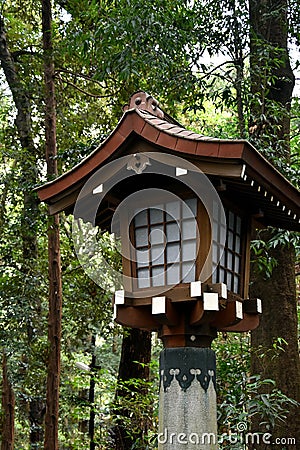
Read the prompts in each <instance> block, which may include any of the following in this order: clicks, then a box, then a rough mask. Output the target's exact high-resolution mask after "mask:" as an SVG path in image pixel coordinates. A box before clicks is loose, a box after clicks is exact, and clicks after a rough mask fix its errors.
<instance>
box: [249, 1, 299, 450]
mask: <svg viewBox="0 0 300 450" xmlns="http://www.w3.org/2000/svg"><path fill="white" fill-rule="evenodd" d="M250 25H251V33H250V41H251V46H250V47H251V58H250V66H251V78H252V79H251V83H252V95H253V98H254V100H253V102H252V105H251V113H252V120H251V123H250V135H251V138H252V140H253V142H254V143H255V145H259V147H260V148H269V152H270V151H272V154H271V153H267V156H269V158H270V159H271V160H272V159H273V160H275V161H276V160H277V161H278V160H279V159H281V160H282V161H283V160H284V161H285V162H286V163H288V161H289V157H290V141H289V137H290V108H291V101H292V91H293V87H294V81H295V78H294V74H293V72H292V69H291V66H290V61H289V56H288V49H287V37H288V20H287V1H286V0H279V1H275V0H251V1H250ZM262 55H265V56H262ZM263 236H264V237H263V239H264V240H265V241H266V242H267V241H268V240H269V239H270V237H271V234H270V233H269V232H266V233H265V234H264V235H263ZM271 256H272V257H273V258H275V259H276V260H277V266H276V267H275V269H274V271H273V274H272V276H271V278H270V279H269V280H267V281H266V280H265V279H264V276H263V274H259V273H257V272H255V270H253V272H252V276H251V278H252V284H251V289H250V292H251V296H253V297H259V298H261V299H262V301H263V315H262V317H261V323H260V326H259V328H258V329H257V330H255V331H254V332H252V356H251V372H252V374H257V373H259V374H262V376H263V377H264V378H271V379H274V380H275V382H276V386H277V388H279V389H280V390H281V391H282V392H283V393H285V394H286V395H287V396H289V397H291V398H293V399H295V400H297V401H300V364H299V354H298V340H297V308H296V290H295V266H294V249H293V247H292V246H280V245H278V246H277V247H276V248H275V249H272V251H271ZM277 338H283V339H284V340H286V341H287V345H286V346H285V348H284V351H281V352H279V355H278V357H272V356H274V347H273V344H274V340H276V339H277ZM261 351H263V353H264V355H265V356H264V357H263V358H260V357H259V354H260V353H261ZM299 419H300V414H299V410H297V408H291V409H290V411H289V414H288V418H287V420H285V421H284V425H283V427H282V425H281V424H280V422H278V421H277V423H276V425H275V427H274V429H273V430H272V431H271V432H272V434H273V438H274V439H275V438H276V437H290V438H295V439H296V440H297V442H298V446H299V443H300V423H299ZM259 425H260V424H259V419H258V418H256V419H254V421H253V425H252V431H253V432H257V431H259ZM255 448H256V449H257V450H262V449H265V448H266V446H265V445H256V446H255ZM270 448H274V449H276V448H278V449H282V446H281V445H278V446H277V445H275V446H274V445H272V446H270ZM286 448H287V449H296V448H299V447H297V444H296V445H287V446H286Z"/></svg>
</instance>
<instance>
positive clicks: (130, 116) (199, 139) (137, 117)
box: [36, 109, 246, 202]
mask: <svg viewBox="0 0 300 450" xmlns="http://www.w3.org/2000/svg"><path fill="white" fill-rule="evenodd" d="M133 133H135V134H137V135H138V136H140V137H141V138H143V139H145V140H147V141H148V142H149V143H152V144H154V145H156V146H159V147H161V148H164V149H166V150H170V151H175V152H178V153H185V154H187V155H195V156H196V155H198V156H205V157H213V158H215V157H217V158H218V157H222V158H232V157H234V158H241V156H242V153H243V149H244V146H245V144H246V141H237V140H236V141H235V140H230V141H229V140H220V139H216V138H207V137H204V136H201V135H199V134H197V133H194V132H192V131H188V130H186V129H185V128H182V127H179V126H177V125H174V124H171V123H169V122H167V121H165V120H162V119H159V118H157V117H155V116H153V115H151V114H150V113H147V112H144V111H140V110H137V109H131V110H128V111H126V112H125V113H124V115H123V117H122V118H121V120H120V121H119V123H118V125H117V127H116V128H115V129H114V131H113V132H112V133H111V134H110V135H109V136H108V138H107V139H106V140H105V141H104V142H102V143H101V145H100V146H99V147H98V148H96V149H95V150H94V151H93V152H92V153H91V154H90V155H89V156H87V157H86V158H85V159H83V160H82V161H81V162H80V163H79V164H77V165H76V166H75V167H73V168H72V169H71V170H69V171H68V172H66V173H65V174H63V175H61V176H60V177H58V178H56V179H55V180H53V181H50V182H48V183H45V184H44V185H42V186H40V187H38V188H37V189H36V191H37V193H38V196H39V199H40V200H41V201H44V202H49V200H50V199H51V198H52V197H55V196H56V195H60V194H61V193H62V192H63V191H64V190H66V189H68V188H70V187H71V186H72V185H74V184H75V183H77V182H79V181H80V180H82V179H85V178H86V177H88V176H90V175H91V174H92V173H93V172H95V170H97V169H98V168H99V167H101V166H102V165H103V164H104V163H105V162H106V161H107V160H109V159H110V158H111V157H112V156H113V154H114V153H115V152H116V151H117V150H118V149H119V147H120V146H121V145H123V144H124V143H125V141H126V140H127V139H128V138H129V136H130V135H131V134H133Z"/></svg>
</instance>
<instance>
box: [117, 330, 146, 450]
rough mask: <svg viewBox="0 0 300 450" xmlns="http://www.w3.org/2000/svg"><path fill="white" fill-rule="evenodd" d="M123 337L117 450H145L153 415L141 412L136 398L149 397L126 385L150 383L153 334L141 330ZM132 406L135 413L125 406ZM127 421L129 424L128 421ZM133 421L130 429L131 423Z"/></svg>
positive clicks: (142, 388) (118, 400)
mask: <svg viewBox="0 0 300 450" xmlns="http://www.w3.org/2000/svg"><path fill="white" fill-rule="evenodd" d="M125 333H126V334H125V335H124V337H123V342H122V352H121V360H120V365H119V375H118V383H119V384H118V389H117V392H116V400H115V402H116V405H117V410H116V412H117V414H118V417H119V419H118V420H117V425H116V426H115V428H114V440H115V447H114V448H115V450H131V449H132V448H136V449H137V450H138V449H139V450H143V449H144V448H145V441H144V436H145V435H146V434H147V431H148V429H149V422H148V420H147V417H149V415H150V413H151V411H149V410H148V411H147V410H144V411H141V406H138V404H137V402H136V401H135V398H136V397H137V395H138V396H140V395H147V392H148V389H147V387H146V386H142V387H141V386H139V387H134V386H133V385H130V384H129V385H128V386H130V389H132V391H131V392H130V394H129V392H128V390H127V389H125V388H124V385H123V383H124V382H125V383H126V382H128V381H130V379H139V380H141V381H145V382H147V381H149V364H150V361H151V333H149V332H147V331H141V330H138V329H130V330H126V332H125ZM128 402H129V403H130V405H132V409H131V408H130V407H128V406H126V403H128ZM126 419H128V420H126ZM129 421H130V426H128V422H129Z"/></svg>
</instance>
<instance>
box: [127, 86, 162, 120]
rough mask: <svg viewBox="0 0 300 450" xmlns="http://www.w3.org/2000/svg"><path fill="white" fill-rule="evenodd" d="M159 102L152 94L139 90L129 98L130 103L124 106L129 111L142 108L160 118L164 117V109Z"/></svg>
mask: <svg viewBox="0 0 300 450" xmlns="http://www.w3.org/2000/svg"><path fill="white" fill-rule="evenodd" d="M158 105H159V103H158V101H157V100H155V98H153V97H152V95H149V94H147V93H146V92H144V91H137V92H135V93H134V94H132V96H131V97H130V99H129V103H128V104H127V105H124V106H123V111H124V112H125V111H128V110H129V109H141V110H143V111H148V112H150V113H151V114H153V115H154V116H156V117H159V118H160V119H163V118H164V113H163V111H162V110H161V109H160V108H159V107H158Z"/></svg>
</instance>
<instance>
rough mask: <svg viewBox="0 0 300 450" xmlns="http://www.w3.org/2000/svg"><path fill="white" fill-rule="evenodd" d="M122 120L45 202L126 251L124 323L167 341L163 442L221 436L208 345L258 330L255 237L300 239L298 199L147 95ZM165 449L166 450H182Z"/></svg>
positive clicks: (256, 162) (241, 154)
mask: <svg viewBox="0 0 300 450" xmlns="http://www.w3.org/2000/svg"><path fill="white" fill-rule="evenodd" d="M124 111H125V112H124V115H123V117H122V119H121V120H120V122H119V124H118V125H117V127H116V128H115V130H114V131H113V132H112V133H111V135H110V136H109V137H108V138H107V139H106V140H105V141H104V142H103V143H101V144H100V146H99V147H98V148H97V149H96V150H95V151H94V152H93V153H92V154H91V155H90V156H88V157H87V158H86V159H84V160H83V161H82V162H81V163H80V164H78V165H77V166H76V167H74V168H73V169H72V170H70V171H69V172H67V173H66V174H64V175H62V176H61V177H59V178H57V179H56V180H54V181H52V182H50V183H47V184H45V185H43V186H42V187H40V188H39V189H38V195H39V198H40V200H41V201H45V202H47V203H48V204H49V207H50V212H51V213H52V214H54V213H58V212H61V211H65V212H66V213H72V214H74V217H75V219H78V220H82V221H83V222H84V223H90V224H92V226H96V225H97V226H99V227H100V228H102V229H104V230H109V231H110V232H111V231H112V232H113V233H114V235H115V236H116V237H117V238H119V239H120V242H121V253H122V262H123V264H122V266H123V273H122V275H120V274H118V278H119V281H121V283H122V289H120V288H119V289H117V290H116V292H115V297H114V310H115V318H116V320H117V322H118V323H120V324H122V325H126V326H129V327H135V328H141V329H147V330H156V331H158V332H159V335H160V337H161V338H162V340H163V343H164V346H165V350H164V351H163V352H162V356H161V405H162V406H161V417H160V431H161V434H162V433H163V434H164V439H165V430H167V431H168V432H169V433H171V432H172V433H173V434H174V433H175V435H176V433H177V434H178V432H179V430H183V431H181V433H183V434H185V435H186V438H187V439H188V436H189V435H190V434H191V433H192V434H193V433H194V434H195V436H196V435H197V436H198V438H199V439H200V438H201V435H203V434H207V433H208V434H212V435H216V420H215V393H214V388H213V386H214V382H215V360H214V354H213V352H212V351H211V350H210V344H211V342H212V340H213V339H214V338H215V336H216V334H217V331H237V332H239V331H248V330H252V329H254V328H255V327H257V326H258V324H259V314H260V313H261V312H262V309H261V301H260V300H259V299H249V298H248V284H249V264H250V239H251V229H252V228H253V227H266V226H268V225H272V226H276V227H280V228H284V229H289V230H299V229H300V208H299V204H300V203H299V192H298V191H297V190H296V188H295V187H294V186H292V185H291V184H290V183H289V182H288V181H287V180H286V179H285V178H284V177H283V176H282V175H281V174H280V173H279V172H278V171H277V170H276V169H275V168H274V167H273V166H272V165H271V164H270V163H269V162H268V161H267V160H266V159H264V158H263V157H262V156H261V154H259V153H258V152H257V151H256V150H255V149H254V148H253V147H252V146H251V145H250V144H249V143H248V142H247V141H242V140H220V139H216V138H207V137H205V136H201V135H199V134H196V133H194V132H192V131H188V130H186V129H185V128H183V127H182V126H181V125H180V124H179V123H177V122H176V121H175V120H173V119H172V118H171V117H169V116H168V115H167V114H165V113H164V112H163V111H162V110H161V109H159V107H158V104H157V102H156V101H155V100H154V99H153V98H152V97H151V96H149V95H147V94H146V93H145V92H137V93H135V94H134V95H133V96H132V97H131V99H130V102H129V105H127V106H126V107H125V108H124ZM86 238H87V236H83V241H81V244H82V242H84V239H86ZM81 248H82V247H81ZM79 253H80V251H79ZM83 253H84V251H83ZM86 256H87V257H88V259H89V260H93V258H90V256H89V254H88V253H86ZM95 261H98V260H97V258H95ZM95 264H98V263H97V262H96V263H95ZM97 269H98V270H99V267H97ZM100 269H101V268H100ZM97 273H98V272H97ZM94 279H95V281H96V282H97V276H96V277H94ZM196 386H197V388H196ZM193 389H194V390H193ZM195 389H196V390H195ZM197 389H198V390H197ZM199 389H200V391H199ZM199 392H201V395H200V394H199ZM198 394H199V395H200V397H199V395H198ZM195 396H196V397H197V396H198V397H197V398H198V400H199V398H200V401H198V403H197V404H195V398H196V397H195ZM187 401H188V403H189V402H190V404H191V408H192V409H193V408H194V409H193V412H192V413H191V412H190V413H189V412H187V411H186V412H185V419H184V420H183V418H182V417H181V416H180V414H179V415H178V413H177V416H178V417H181V418H179V419H178V420H177V419H176V420H175V422H174V417H173V414H172V412H171V410H170V402H171V403H172V404H173V406H174V407H175V409H176V408H177V411H178V410H180V409H181V408H184V406H183V405H184V404H187ZM176 405H177V406H176ZM197 411H198V413H199V414H200V415H201V417H202V419H201V420H200V419H199V420H198V419H197V420H195V418H194V417H195V413H196V412H197ZM177 416H176V417H177ZM196 416H197V414H196ZM195 436H194V438H195V439H196V437H195ZM173 438H174V436H173ZM181 438H182V436H181ZM166 439H167V440H166V442H163V443H162V444H161V446H160V447H159V448H164V449H168V448H173V447H172V445H174V442H171V443H170V442H169V440H168V437H167V438H166ZM180 445H182V447H181V446H180ZM174 448H175V447H174ZM176 448H178V449H180V448H185V449H186V448H189V447H187V446H186V442H182V443H181V444H180V443H178V446H177V447H176ZM191 448H194V447H191ZM201 448H206V447H205V446H203V447H201ZM207 448H210V449H211V448H215V447H214V446H213V445H212V443H211V442H210V443H208V447H207Z"/></svg>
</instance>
